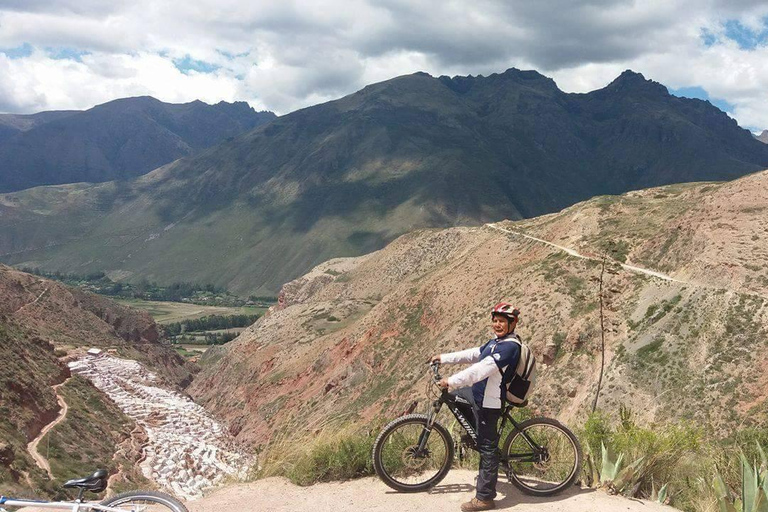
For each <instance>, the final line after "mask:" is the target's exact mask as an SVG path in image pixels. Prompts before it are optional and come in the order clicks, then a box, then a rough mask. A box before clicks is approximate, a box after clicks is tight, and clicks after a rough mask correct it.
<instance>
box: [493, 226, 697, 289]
mask: <svg viewBox="0 0 768 512" xmlns="http://www.w3.org/2000/svg"><path fill="white" fill-rule="evenodd" d="M486 226H488V227H489V228H491V229H495V230H497V231H501V232H502V233H509V234H510V235H517V236H521V237H523V238H527V239H529V240H534V241H536V242H539V243H542V244H545V245H548V246H550V247H554V248H555V249H559V250H561V251H564V252H566V253H568V254H570V255H571V256H574V257H576V258H581V259H583V260H591V261H598V262H599V261H601V260H600V258H595V257H594V256H587V255H585V254H581V253H579V252H577V251H575V250H574V249H571V248H570V247H564V246H562V245H557V244H556V243H553V242H550V241H549V240H544V239H542V238H536V237H535V236H531V235H526V234H525V233H521V232H520V231H514V230H511V229H507V228H502V227H500V226H497V225H495V224H486ZM611 261H612V262H613V261H615V260H611ZM616 263H619V262H616ZM619 265H621V268H623V269H625V270H629V271H630V272H635V273H636V274H645V275H647V276H651V277H656V278H658V279H661V280H663V281H671V282H673V283H682V284H690V285H695V283H690V282H688V281H682V280H680V279H676V278H674V277H672V276H669V275H667V274H664V273H662V272H659V271H657V270H650V269H647V268H643V267H638V266H635V265H629V264H627V263H619Z"/></svg>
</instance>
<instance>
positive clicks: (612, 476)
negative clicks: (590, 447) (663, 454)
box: [600, 444, 644, 496]
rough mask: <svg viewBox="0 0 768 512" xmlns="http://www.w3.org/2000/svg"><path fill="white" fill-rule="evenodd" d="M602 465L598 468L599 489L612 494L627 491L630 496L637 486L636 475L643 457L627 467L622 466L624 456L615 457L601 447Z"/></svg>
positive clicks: (603, 446)
mask: <svg viewBox="0 0 768 512" xmlns="http://www.w3.org/2000/svg"><path fill="white" fill-rule="evenodd" d="M602 451H603V463H602V466H601V468H600V487H605V488H607V489H608V490H610V491H611V492H613V493H616V494H618V493H621V492H626V491H629V495H630V496H632V495H634V493H635V492H636V490H637V489H634V487H636V486H638V484H639V482H638V481H637V478H636V476H637V474H638V470H639V469H640V467H642V464H643V459H644V457H640V458H639V459H637V460H636V461H634V462H633V463H631V464H629V465H628V466H624V454H623V453H620V454H619V455H618V457H617V456H615V455H614V454H613V452H612V451H611V450H609V449H608V448H606V447H605V444H603V445H602Z"/></svg>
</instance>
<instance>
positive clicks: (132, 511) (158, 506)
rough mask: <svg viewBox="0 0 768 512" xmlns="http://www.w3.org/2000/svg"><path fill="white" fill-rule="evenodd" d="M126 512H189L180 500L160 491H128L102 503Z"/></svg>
mask: <svg viewBox="0 0 768 512" xmlns="http://www.w3.org/2000/svg"><path fill="white" fill-rule="evenodd" d="M100 505H103V506H105V507H110V508H118V509H120V510H123V511H124V512H189V511H188V510H187V507H185V506H184V504H183V503H181V502H180V501H179V500H177V499H176V498H174V497H173V496H171V495H170V494H166V493H164V492H159V491H128V492H124V493H121V494H118V495H117V496H112V497H111V498H108V499H106V500H104V501H102V502H101V503H100Z"/></svg>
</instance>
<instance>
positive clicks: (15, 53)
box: [0, 43, 33, 59]
mask: <svg viewBox="0 0 768 512" xmlns="http://www.w3.org/2000/svg"><path fill="white" fill-rule="evenodd" d="M32 50H33V48H32V45H31V44H29V43H24V44H23V45H21V46H17V47H16V48H0V53H4V54H6V55H7V56H8V57H9V58H11V59H23V58H24V57H29V56H30V55H32Z"/></svg>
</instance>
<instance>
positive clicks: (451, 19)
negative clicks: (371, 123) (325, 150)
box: [0, 0, 768, 127]
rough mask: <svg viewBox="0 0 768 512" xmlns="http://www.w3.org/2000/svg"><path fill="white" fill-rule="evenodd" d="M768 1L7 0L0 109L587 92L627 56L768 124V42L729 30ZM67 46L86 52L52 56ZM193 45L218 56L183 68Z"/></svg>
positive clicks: (276, 106)
mask: <svg viewBox="0 0 768 512" xmlns="http://www.w3.org/2000/svg"><path fill="white" fill-rule="evenodd" d="M766 16H768V5H766V4H765V3H764V2H762V1H760V0H754V1H747V0H745V1H744V2H727V1H726V0H677V1H671V0H647V1H643V2H636V1H631V0H591V1H585V2H571V1H569V0H538V1H536V2H506V1H504V0H475V1H473V2H466V1H463V0H367V1H362V0H361V1H355V2H348V1H342V0H269V1H265V0H261V1H252V0H184V1H181V0H166V1H163V2H158V1H156V0H133V1H128V0H121V1H114V2H103V1H99V0H23V1H22V0H3V1H1V2H0V48H6V49H8V48H15V47H19V46H20V45H22V44H25V43H27V44H30V45H32V47H34V48H35V51H34V52H33V53H32V54H31V55H29V56H26V57H19V58H14V59H9V58H7V57H4V56H3V55H2V54H0V71H2V74H0V94H1V95H2V98H3V100H2V103H0V110H6V111H16V112H31V111H35V110H41V109H54V108H87V107H90V106H92V105H94V104H97V103H100V102H103V101H108V100H111V99H114V98H116V97H119V96H130V95H137V94H151V95H153V96H156V97H158V98H159V99H162V100H165V101H189V100H192V99H197V98H199V99H203V100H204V101H218V100H222V99H223V100H228V101H231V100H235V99H243V100H247V101H249V102H251V103H252V104H253V105H254V107H256V108H269V109H271V110H275V111H277V112H279V113H285V112H288V111H290V110H294V109H296V108H300V107H304V106H307V105H310V104H313V103H315V102H318V101H325V100H328V99H333V98H336V97H339V96H342V95H344V94H348V93H351V92H353V91H355V90H357V89H359V88H361V87H363V86H364V85H366V84H368V83H371V82H374V81H379V80H384V79H387V78H391V77H393V76H397V75H400V74H406V73H412V72H415V71H426V72H428V73H431V74H433V75H440V74H448V75H454V74H490V73H493V72H501V71H503V70H504V69H506V68H508V67H512V66H515V67H519V68H533V69H537V70H539V71H541V72H543V73H544V74H547V75H548V76H552V77H553V78H554V79H555V80H556V81H557V83H558V85H559V86H560V87H561V88H562V89H563V90H566V91H580V92H583V91H588V90H593V89H595V88H598V87H602V86H604V85H606V84H607V83H608V82H610V81H611V80H612V79H613V78H615V77H616V76H617V75H618V74H619V73H620V72H621V71H622V70H624V69H628V68H629V69H634V70H635V71H639V72H641V73H643V74H644V75H645V76H646V77H648V78H652V79H654V80H657V81H659V82H662V83H664V84H665V85H668V86H670V87H674V88H679V87H692V86H699V87H702V88H704V89H706V90H707V91H708V92H709V94H710V95H711V96H712V97H715V98H721V99H724V100H726V101H728V102H729V103H731V104H733V105H734V109H733V112H731V114H732V115H734V116H735V117H736V118H737V119H738V120H739V122H740V123H741V124H742V125H744V126H750V127H768V105H767V104H768V102H765V101H764V100H763V98H762V97H761V94H760V91H765V90H766V89H768V71H766V64H764V63H765V62H768V61H766V57H767V56H768V55H766V51H767V50H766V47H765V46H758V47H757V48H754V49H751V50H745V49H742V48H740V47H739V45H738V44H736V43H735V42H733V41H729V40H727V38H726V37H725V35H726V32H725V30H724V23H725V22H726V21H727V20H738V21H739V22H740V23H741V25H742V26H743V27H745V28H746V29H749V30H753V31H757V32H759V31H760V30H762V29H764V28H765V24H766ZM704 33H706V34H710V36H711V37H712V38H715V39H716V41H717V42H716V43H715V44H714V45H711V46H707V45H705V44H704V39H703V38H702V34H704ZM61 48H66V49H69V50H73V51H85V52H90V54H88V55H84V56H81V57H80V62H77V61H75V60H61V59H58V60H57V59H54V58H52V56H53V55H55V53H56V52H57V51H59V50H60V49H61ZM185 58H189V59H192V60H195V61H202V62H205V63H208V64H210V65H213V66H214V67H215V71H213V72H210V73H200V72H195V71H186V72H181V71H179V70H178V69H176V67H175V66H174V64H173V63H174V61H177V62H178V61H180V60H181V59H185Z"/></svg>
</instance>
